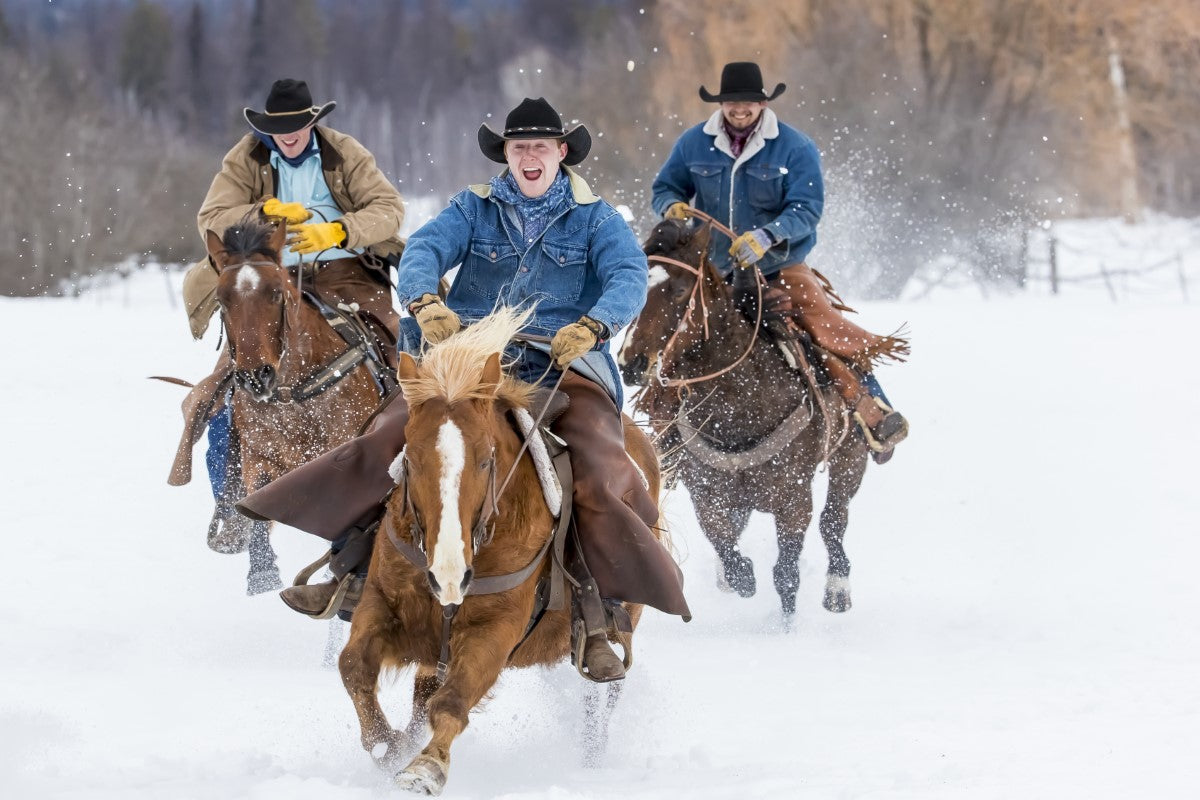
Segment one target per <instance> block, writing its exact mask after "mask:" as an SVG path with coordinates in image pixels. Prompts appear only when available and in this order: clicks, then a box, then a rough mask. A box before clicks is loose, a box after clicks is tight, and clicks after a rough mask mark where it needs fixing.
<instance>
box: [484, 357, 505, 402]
mask: <svg viewBox="0 0 1200 800" xmlns="http://www.w3.org/2000/svg"><path fill="white" fill-rule="evenodd" d="M503 377H504V374H503V373H502V372H501V371H500V354H499V353H492V354H491V355H490V356H488V360H487V363H485V364H484V365H483V376H482V377H481V378H480V379H479V386H480V388H481V389H483V390H484V391H485V392H487V393H488V394H490V395H493V396H495V394H496V390H497V389H499V388H500V379H501V378H503Z"/></svg>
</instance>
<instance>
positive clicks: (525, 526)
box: [482, 404, 570, 573]
mask: <svg viewBox="0 0 1200 800" xmlns="http://www.w3.org/2000/svg"><path fill="white" fill-rule="evenodd" d="M492 413H493V415H494V419H493V420H492V424H493V425H494V428H493V430H494V441H495V443H496V488H497V490H498V491H500V492H501V494H500V496H499V498H498V500H497V508H498V512H497V514H498V516H497V519H496V528H495V530H496V534H495V538H494V539H493V545H492V547H488V548H484V550H483V551H482V554H483V555H484V556H485V558H486V559H487V571H488V572H493V573H494V572H501V571H504V570H513V569H519V568H520V567H522V566H524V565H525V564H526V563H528V561H529V558H530V557H531V556H532V554H533V553H536V552H537V550H538V549H540V548H541V546H542V544H543V543H544V542H545V541H546V536H548V535H549V534H550V526H551V524H552V522H553V520H552V518H551V516H550V511H549V509H548V508H546V502H545V498H544V497H543V496H542V490H541V484H540V483H539V482H538V477H537V471H536V469H535V468H534V466H533V459H532V458H531V457H530V455H529V453H528V451H526V452H525V453H522V454H521V456H520V459H521V460H520V461H519V462H518V461H517V455H518V453H521V445H522V439H521V436H520V435H519V434H518V433H517V431H516V430H515V428H514V427H513V424H512V422H511V421H510V418H509V416H508V414H507V412H506V411H505V410H504V409H503V408H502V407H501V406H500V405H498V404H496V405H493V407H492ZM534 413H536V412H534ZM514 463H515V464H516V469H515V470H514V469H513V464H514ZM510 471H511V472H512V478H511V479H510V480H509V481H508V484H507V486H503V488H501V485H502V484H503V482H504V480H505V478H506V477H508V475H509V473H510ZM566 490H567V491H569V490H570V489H569V488H566Z"/></svg>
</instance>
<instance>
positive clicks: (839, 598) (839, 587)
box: [821, 575, 851, 614]
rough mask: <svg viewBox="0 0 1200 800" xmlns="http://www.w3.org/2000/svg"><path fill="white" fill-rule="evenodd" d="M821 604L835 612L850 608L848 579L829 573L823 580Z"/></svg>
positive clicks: (838, 612)
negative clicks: (823, 596) (823, 587)
mask: <svg viewBox="0 0 1200 800" xmlns="http://www.w3.org/2000/svg"><path fill="white" fill-rule="evenodd" d="M821 605H823V606H825V608H826V610H828V611H832V612H834V613H835V614H840V613H842V612H843V611H849V610H850V606H851V603H850V579H849V578H843V577H840V576H837V575H830V576H829V578H827V579H826V581H825V600H824V601H822V603H821Z"/></svg>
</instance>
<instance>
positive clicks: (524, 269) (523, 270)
mask: <svg viewBox="0 0 1200 800" xmlns="http://www.w3.org/2000/svg"><path fill="white" fill-rule="evenodd" d="M521 272H529V267H521Z"/></svg>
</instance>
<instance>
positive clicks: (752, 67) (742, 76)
mask: <svg viewBox="0 0 1200 800" xmlns="http://www.w3.org/2000/svg"><path fill="white" fill-rule="evenodd" d="M786 88H787V86H785V85H784V84H782V83H781V84H779V85H777V86H776V87H775V91H774V92H772V93H771V94H770V95H769V96H768V95H767V93H766V91H765V90H764V89H763V78H762V70H760V69H759V68H758V64H755V63H754V62H753V61H734V62H733V63H730V64H726V65H725V68H724V69H723V70H721V91H720V93H718V94H711V93H709V91H708V90H707V89H705V88H704V87H703V86H701V87H700V99H702V100H703V101H704V102H706V103H734V102H738V101H745V100H750V101H755V102H763V101H765V100H774V99H775V98H776V97H779V95H781V94H783V90H784V89H786Z"/></svg>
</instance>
